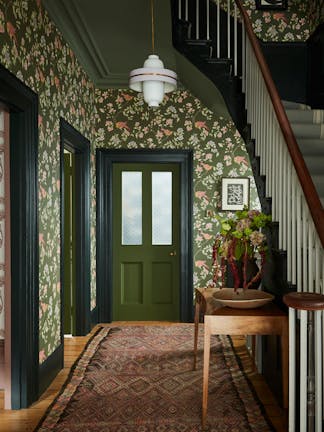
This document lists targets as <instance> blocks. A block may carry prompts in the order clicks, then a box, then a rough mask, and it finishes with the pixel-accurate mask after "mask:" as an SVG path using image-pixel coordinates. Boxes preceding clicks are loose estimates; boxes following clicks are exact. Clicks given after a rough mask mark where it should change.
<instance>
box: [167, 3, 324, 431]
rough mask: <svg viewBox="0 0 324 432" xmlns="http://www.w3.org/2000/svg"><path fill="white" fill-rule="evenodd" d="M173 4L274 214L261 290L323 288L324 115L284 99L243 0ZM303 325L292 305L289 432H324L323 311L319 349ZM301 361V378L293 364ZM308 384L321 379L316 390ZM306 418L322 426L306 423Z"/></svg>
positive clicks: (276, 372)
mask: <svg viewBox="0 0 324 432" xmlns="http://www.w3.org/2000/svg"><path fill="white" fill-rule="evenodd" d="M221 4H222V5H225V9H226V5H227V11H222V10H221V7H220V6H221ZM215 7H216V12H215ZM173 8H174V12H173V21H174V22H173V25H174V27H173V28H174V30H173V42H174V45H175V47H176V48H177V49H178V50H179V51H180V52H181V53H182V54H183V55H185V56H186V57H187V58H188V59H189V60H190V61H191V62H192V63H194V64H195V65H196V66H197V67H198V68H199V69H200V71H201V72H203V73H204V74H205V75H207V76H208V77H209V78H210V79H211V80H212V81H213V82H214V83H215V85H216V86H217V88H218V89H219V90H220V92H221V93H222V95H223V98H224V100H225V102H226V104H227V107H228V110H229V112H230V114H231V115H232V118H233V121H234V122H235V124H236V127H237V129H238V130H239V131H240V133H241V135H242V137H243V138H244V139H245V142H246V147H247V150H248V152H249V154H250V159H251V164H252V168H253V173H254V177H255V180H256V185H257V188H258V193H259V196H260V200H261V205H262V209H263V210H264V211H265V212H267V213H268V212H269V213H271V214H272V220H273V224H272V230H271V231H270V232H269V233H268V238H269V246H270V249H271V259H270V260H269V268H268V271H267V279H266V280H263V285H264V287H265V288H266V290H270V291H271V292H272V293H273V294H275V296H276V299H277V300H278V301H279V302H280V299H281V298H282V296H283V294H284V293H286V292H289V291H300V292H309V293H319V294H320V293H321V294H324V249H323V246H324V208H323V204H324V122H323V111H320V110H311V109H310V108H309V107H306V106H304V105H299V104H295V103H293V102H284V104H283V103H282V101H281V100H280V96H279V94H278V91H277V88H276V86H275V84H274V82H273V79H272V77H271V74H270V71H269V67H268V65H267V64H266V61H265V59H264V56H263V53H262V50H261V48H260V45H259V43H258V40H257V38H256V37H255V34H254V32H253V29H252V27H251V23H250V19H249V17H248V15H247V13H246V10H245V9H244V6H243V3H242V1H241V0H227V2H225V1H222V2H221V1H220V0H207V1H206V2H205V1H200V0H174V1H173ZM175 11H176V12H175ZM191 12H194V13H193V15H192V16H191V15H190V13H191ZM224 14H225V15H224ZM238 15H240V18H238ZM224 17H225V19H224ZM242 22H243V23H244V25H241V23H242ZM211 29H213V33H214V34H213V35H212V31H211ZM261 107H262V109H261ZM298 321H299V315H298V314H295V315H293V314H291V311H290V310H289V323H290V324H289V327H290V344H289V350H290V351H289V355H290V359H291V363H290V368H289V382H290V390H289V398H290V400H289V432H306V431H307V432H313V431H316V432H322V431H323V413H324V410H323V403H322V401H323V399H324V392H323V376H324V356H323V340H324V316H322V315H320V316H319V319H318V326H317V335H316V343H315V346H314V344H313V339H312V336H311V332H308V330H309V329H310V324H309V323H308V322H307V320H305V319H303V320H300V322H298ZM298 329H300V334H298ZM307 332H308V333H309V339H308V340H307V334H308V333H307ZM294 338H295V339H294ZM296 338H299V342H298V343H297V344H296V343H293V340H296ZM272 343H273V345H272ZM264 345H268V352H267V350H266V351H264V355H263V361H264V363H263V366H264V370H263V372H264V373H265V375H266V377H267V381H268V383H269V385H270V387H271V388H272V389H273V390H274V391H275V392H276V388H275V383H276V382H279V381H280V378H279V376H280V362H278V355H277V353H278V352H279V346H278V345H279V344H278V340H274V341H271V340H269V339H267V341H266V343H265V344H264ZM263 348H264V347H263ZM298 358H300V374H299V375H298V374H297V372H296V368H295V367H294V366H292V365H293V364H296V362H295V360H296V359H298ZM305 359H307V360H305ZM293 360H294V361H293ZM305 365H306V366H307V365H308V366H309V367H308V369H307V368H306V367H305ZM305 377H307V379H305ZM312 380H313V381H312ZM314 380H315V381H314ZM305 382H306V384H305ZM307 382H308V383H312V382H316V385H315V388H314V386H312V385H311V384H307ZM315 407H316V413H315V411H314V409H315ZM314 413H315V414H314ZM298 417H299V418H300V425H301V426H300V428H299V425H298ZM306 418H308V419H310V421H309V422H308V423H309V424H311V425H314V424H316V427H315V428H314V427H310V428H307V429H306V427H304V424H305V423H306V422H305V419H306Z"/></svg>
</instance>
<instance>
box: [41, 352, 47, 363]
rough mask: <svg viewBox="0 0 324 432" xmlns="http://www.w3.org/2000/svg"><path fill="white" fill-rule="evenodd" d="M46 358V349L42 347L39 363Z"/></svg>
mask: <svg viewBox="0 0 324 432" xmlns="http://www.w3.org/2000/svg"><path fill="white" fill-rule="evenodd" d="M44 360H46V354H45V351H44V350H43V349H42V350H41V351H39V363H43V361H44Z"/></svg>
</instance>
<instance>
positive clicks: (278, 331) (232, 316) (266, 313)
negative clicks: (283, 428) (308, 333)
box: [194, 288, 288, 428]
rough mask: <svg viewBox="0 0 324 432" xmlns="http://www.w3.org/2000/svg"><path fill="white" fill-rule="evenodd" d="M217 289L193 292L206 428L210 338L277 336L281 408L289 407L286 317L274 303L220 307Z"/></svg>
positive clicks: (195, 360)
mask: <svg viewBox="0 0 324 432" xmlns="http://www.w3.org/2000/svg"><path fill="white" fill-rule="evenodd" d="M217 290H218V289H217V288H197V289H196V290H195V294H196V302H195V332H194V369H195V368H196V362H197V344H198V324H199V317H200V314H201V313H202V314H203V315H204V364H203V398H202V427H203V428H205V425H206V418H207V404H208V379H209V360H210V337H211V335H221V334H224V335H273V334H275V335H280V336H281V355H282V388H283V406H284V408H285V409H287V408H288V317H287V315H286V314H285V313H284V312H283V311H282V310H281V309H279V308H278V307H277V306H276V305H275V304H274V303H272V302H271V303H268V304H266V305H265V306H262V307H260V308H256V309H232V308H229V307H220V305H219V303H217V302H216V301H215V300H214V298H213V293H214V292H216V291H217Z"/></svg>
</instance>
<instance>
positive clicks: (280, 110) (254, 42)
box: [235, 0, 324, 247]
mask: <svg viewBox="0 0 324 432" xmlns="http://www.w3.org/2000/svg"><path fill="white" fill-rule="evenodd" d="M235 2H236V4H237V7H238V8H239V10H240V12H241V16H242V19H243V21H244V25H245V30H246V33H247V35H248V38H249V40H250V43H251V46H252V48H253V51H254V54H255V57H256V59H257V62H258V63H259V67H260V70H261V73H262V75H263V78H264V81H265V84H266V86H267V89H268V91H269V95H270V97H271V100H272V104H273V107H274V110H275V113H276V115H277V119H278V122H279V125H280V128H281V131H282V133H283V136H284V137H285V141H286V144H287V147H288V151H289V153H290V156H291V159H292V161H293V164H294V166H295V169H296V173H297V176H298V178H299V181H300V184H301V187H302V189H303V191H304V194H305V198H306V201H307V204H308V207H309V210H310V213H311V215H312V217H313V221H314V225H315V227H316V231H317V233H318V235H319V238H320V240H321V243H322V246H323V247H324V210H323V207H322V204H321V201H320V199H319V196H318V193H317V191H316V188H315V186H314V183H313V180H312V178H311V176H310V174H309V171H308V168H307V166H306V164H305V161H304V158H303V156H302V154H301V152H300V150H299V147H298V144H297V142H296V138H295V135H294V133H293V131H292V129H291V126H290V122H289V120H288V117H287V114H286V111H285V109H284V107H283V105H282V102H281V99H280V96H279V93H278V90H277V88H276V86H275V84H274V82H273V79H272V76H271V73H270V71H269V67H268V65H267V62H266V60H265V58H264V55H263V53H262V50H261V48H260V44H259V42H258V39H257V37H256V36H255V34H254V31H253V29H252V26H251V22H250V19H249V17H248V14H247V13H246V10H245V8H244V6H243V4H242V1H241V0H235Z"/></svg>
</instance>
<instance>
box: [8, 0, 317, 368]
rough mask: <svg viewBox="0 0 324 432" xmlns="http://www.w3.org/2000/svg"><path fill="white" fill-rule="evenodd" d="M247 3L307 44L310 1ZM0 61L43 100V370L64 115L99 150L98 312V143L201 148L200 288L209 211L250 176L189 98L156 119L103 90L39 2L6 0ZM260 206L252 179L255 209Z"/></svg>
mask: <svg viewBox="0 0 324 432" xmlns="http://www.w3.org/2000/svg"><path fill="white" fill-rule="evenodd" d="M224 1H225V0H224ZM244 1H245V4H246V5H248V6H249V8H250V12H249V13H250V16H251V19H252V20H253V25H254V28H255V31H256V33H257V34H259V35H261V37H262V38H263V39H264V40H305V39H306V38H307V37H308V35H309V33H310V31H311V27H312V25H313V21H308V20H307V19H306V20H305V7H304V2H303V1H302V0H295V1H291V2H289V3H291V5H290V9H289V10H288V11H287V12H282V13H280V14H273V15H268V13H265V12H261V11H255V8H254V0H244ZM313 1H314V2H315V0H313ZM314 16H315V15H314ZM0 62H1V64H3V65H4V66H5V67H7V68H8V69H9V70H10V71H11V72H12V73H13V74H15V75H16V76H17V77H18V78H19V79H20V80H22V81H23V82H24V83H25V84H26V85H27V86H29V87H30V88H32V89H33V90H34V91H35V92H36V93H37V94H38V96H39V119H38V121H39V165H38V172H39V185H38V186H39V247H40V261H39V277H40V280H39V285H40V304H39V318H40V323H39V324H40V346H39V359H40V362H43V361H44V360H45V359H46V358H47V357H48V356H49V355H50V354H51V353H52V352H53V351H54V350H55V348H56V347H57V346H58V344H59V342H60V307H61V299H60V249H59V248H60V244H59V238H60V226H59V220H60V168H59V144H60V141H59V119H60V117H63V118H65V120H66V121H68V122H69V123H70V124H72V126H74V127H75V128H76V129H77V130H79V131H80V132H81V133H82V134H84V135H85V136H86V137H87V138H88V139H89V140H90V142H91V164H92V171H91V172H92V183H91V191H92V199H91V307H92V308H93V307H94V306H95V301H96V299H95V278H96V269H95V204H96V191H95V181H94V180H95V153H94V150H95V146H96V141H97V143H98V146H100V147H115V148H118V147H127V148H130V149H131V148H139V147H146V148H161V147H163V148H170V149H173V148H190V149H193V150H194V195H195V200H194V208H193V214H194V239H195V246H194V248H195V249H194V284H195V286H199V285H206V284H207V283H209V282H210V280H211V272H210V265H211V244H212V241H213V236H214V234H215V232H216V230H217V222H216V220H215V219H214V218H210V217H209V218H207V217H206V211H207V210H211V211H216V210H217V209H219V205H220V179H221V177H222V176H224V175H226V176H227V175H228V176H250V177H251V174H252V173H251V168H250V163H249V160H248V157H247V153H246V151H245V147H244V143H243V141H242V139H241V137H240V135H239V134H238V132H237V130H236V129H235V127H234V125H233V123H231V122H228V121H227V120H226V119H225V118H215V116H214V115H213V114H212V113H211V112H210V111H209V110H208V109H206V108H205V107H203V106H202V105H201V103H200V102H199V100H197V99H196V98H194V97H193V96H192V95H191V94H190V92H188V91H181V90H180V91H177V92H175V93H173V94H171V96H169V97H168V98H166V100H165V102H164V103H163V105H162V107H161V108H160V109H159V110H157V111H148V110H147V109H146V107H144V103H143V100H142V99H141V98H140V97H137V95H135V94H134V93H132V92H130V91H123V90H107V91H103V90H97V91H96V92H95V89H94V86H93V84H92V83H91V81H90V80H89V79H88V77H87V75H86V73H85V72H84V71H83V69H82V68H81V66H80V64H79V62H78V61H77V59H76V57H75V55H74V53H73V51H72V50H71V49H70V47H69V46H68V45H67V44H66V43H65V41H64V40H63V38H62V35H61V34H60V32H59V31H58V30H57V29H56V27H55V26H54V24H53V23H52V22H51V20H50V18H49V16H48V14H47V13H46V11H45V10H44V8H43V6H42V3H41V0H0ZM258 205H259V203H258V198H257V196H256V191H255V187H254V182H253V179H252V194H251V206H252V207H258Z"/></svg>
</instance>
